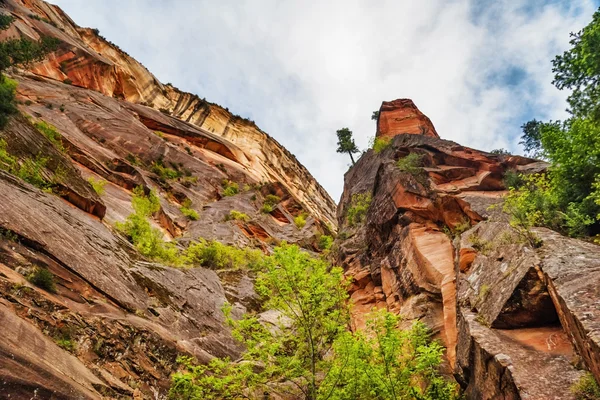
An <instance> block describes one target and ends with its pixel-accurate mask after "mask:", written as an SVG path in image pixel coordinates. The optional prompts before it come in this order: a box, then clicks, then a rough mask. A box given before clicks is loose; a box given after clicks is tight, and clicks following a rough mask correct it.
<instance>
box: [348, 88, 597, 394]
mask: <svg viewBox="0 0 600 400" xmlns="http://www.w3.org/2000/svg"><path fill="white" fill-rule="evenodd" d="M377 135H378V137H389V138H391V142H390V144H389V145H388V147H387V148H385V149H383V150H382V151H380V152H379V153H376V152H375V151H373V150H369V151H367V152H366V154H364V155H363V156H362V157H361V158H360V160H358V161H357V163H356V165H355V166H353V167H352V168H351V169H350V170H349V171H348V172H347V173H346V175H345V186H344V192H343V195H342V199H341V202H340V204H339V206H338V224H339V234H338V239H337V242H336V244H337V246H338V247H339V253H338V263H339V264H340V265H341V266H343V267H344V269H345V271H346V275H347V277H348V279H350V280H351V281H352V286H351V288H350V294H351V296H350V297H351V299H352V300H353V302H354V308H353V323H354V326H355V328H356V329H360V328H361V327H362V326H364V324H365V321H366V320H367V319H368V316H369V313H370V312H372V311H373V310H374V309H378V308H385V309H388V310H390V311H393V312H395V313H398V314H400V315H402V316H403V324H404V326H406V327H408V326H410V324H411V322H412V321H414V320H417V319H418V320H421V321H423V322H425V323H426V324H427V325H428V326H429V327H430V328H431V330H432V332H433V333H434V335H435V337H437V338H438V339H439V340H441V341H442V343H444V345H445V346H446V363H445V365H444V366H443V370H444V372H445V373H446V374H447V376H448V377H449V378H450V379H456V381H457V382H458V383H460V385H461V386H462V387H463V389H464V390H465V395H466V398H468V399H500V398H502V399H540V400H541V399H572V398H574V395H573V394H572V393H571V391H570V387H571V386H572V385H573V384H575V383H576V382H577V381H578V380H579V379H580V378H581V376H582V375H583V370H585V369H587V370H589V371H591V372H592V373H593V374H594V376H595V377H596V379H599V378H600V374H599V371H598V361H599V360H600V352H599V351H598V343H599V340H600V338H599V337H598V335H597V334H596V333H597V332H598V321H600V309H599V308H598V307H597V304H598V296H599V295H600V293H598V291H597V288H598V287H600V276H599V275H598V267H599V266H600V261H598V260H600V247H598V246H597V245H594V244H589V243H585V242H582V241H579V240H575V239H569V238H565V237H562V236H560V235H558V234H557V233H555V232H552V231H549V230H547V229H541V228H540V229H536V230H535V235H537V236H539V238H540V242H541V246H539V247H538V246H537V244H536V246H532V244H531V241H529V240H528V239H527V236H526V235H523V233H522V232H520V231H518V230H515V229H514V228H513V227H512V226H511V225H510V223H509V216H508V215H506V214H504V213H503V212H502V201H503V200H502V199H503V196H505V195H506V193H507V190H506V189H507V188H506V187H505V184H504V182H503V177H504V175H505V174H506V173H507V172H509V171H512V172H518V173H522V174H529V173H537V172H541V171H544V170H545V169H546V168H547V164H546V163H544V162H540V161H536V160H532V159H527V158H524V157H519V156H511V155H495V154H490V153H486V152H483V151H478V150H475V149H472V148H468V147H465V146H461V145H459V144H457V143H454V142H450V141H447V140H442V139H440V138H439V137H438V135H437V133H436V132H435V129H434V128H433V125H432V124H431V122H430V121H429V118H427V117H425V116H424V115H423V114H422V113H421V112H420V111H418V109H417V108H416V106H415V105H414V103H413V102H412V101H410V100H407V99H401V100H395V101H392V102H384V103H383V105H382V107H381V109H380V114H379V121H378V131H377ZM409 156H410V157H409ZM365 199H370V205H369V206H368V211H367V212H366V214H365V216H364V218H363V219H362V220H361V221H356V218H355V217H354V212H355V210H356V207H360V206H361V205H364V202H365ZM349 211H352V212H351V213H349ZM350 215H352V217H349V216H350Z"/></svg>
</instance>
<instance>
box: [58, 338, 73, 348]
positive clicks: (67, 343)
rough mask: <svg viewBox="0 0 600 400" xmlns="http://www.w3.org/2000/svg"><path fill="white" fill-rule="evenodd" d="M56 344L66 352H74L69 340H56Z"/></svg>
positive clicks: (71, 342)
mask: <svg viewBox="0 0 600 400" xmlns="http://www.w3.org/2000/svg"><path fill="white" fill-rule="evenodd" d="M56 344H57V345H58V346H60V347H62V348H63V349H65V350H68V351H75V343H73V341H72V340H71V339H69V338H64V337H63V338H59V339H56Z"/></svg>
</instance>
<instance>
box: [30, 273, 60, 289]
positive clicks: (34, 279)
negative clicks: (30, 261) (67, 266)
mask: <svg viewBox="0 0 600 400" xmlns="http://www.w3.org/2000/svg"><path fill="white" fill-rule="evenodd" d="M27 280H28V281H29V282H31V283H33V284H34V285H35V286H37V287H39V288H41V289H44V290H45V291H47V292H50V293H56V284H55V283H54V275H53V274H52V272H50V271H48V269H46V268H39V267H37V268H36V269H35V270H34V271H33V272H32V273H31V274H30V275H28V276H27Z"/></svg>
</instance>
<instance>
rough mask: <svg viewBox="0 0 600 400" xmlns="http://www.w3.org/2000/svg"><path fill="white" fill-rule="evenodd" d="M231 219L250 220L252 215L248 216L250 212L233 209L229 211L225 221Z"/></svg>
mask: <svg viewBox="0 0 600 400" xmlns="http://www.w3.org/2000/svg"><path fill="white" fill-rule="evenodd" d="M231 220H235V221H242V222H249V221H250V217H249V216H248V214H245V213H243V212H241V211H236V210H231V211H229V214H227V215H226V216H225V221H231Z"/></svg>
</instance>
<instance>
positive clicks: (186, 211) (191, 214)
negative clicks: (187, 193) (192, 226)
mask: <svg viewBox="0 0 600 400" xmlns="http://www.w3.org/2000/svg"><path fill="white" fill-rule="evenodd" d="M191 206H192V201H191V200H190V199H186V200H185V201H184V202H183V204H182V205H181V208H180V209H179V211H181V213H182V214H183V215H185V216H186V217H188V218H189V219H191V220H192V221H197V220H198V218H200V216H199V215H198V212H197V211H196V210H194V209H192V208H191Z"/></svg>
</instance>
